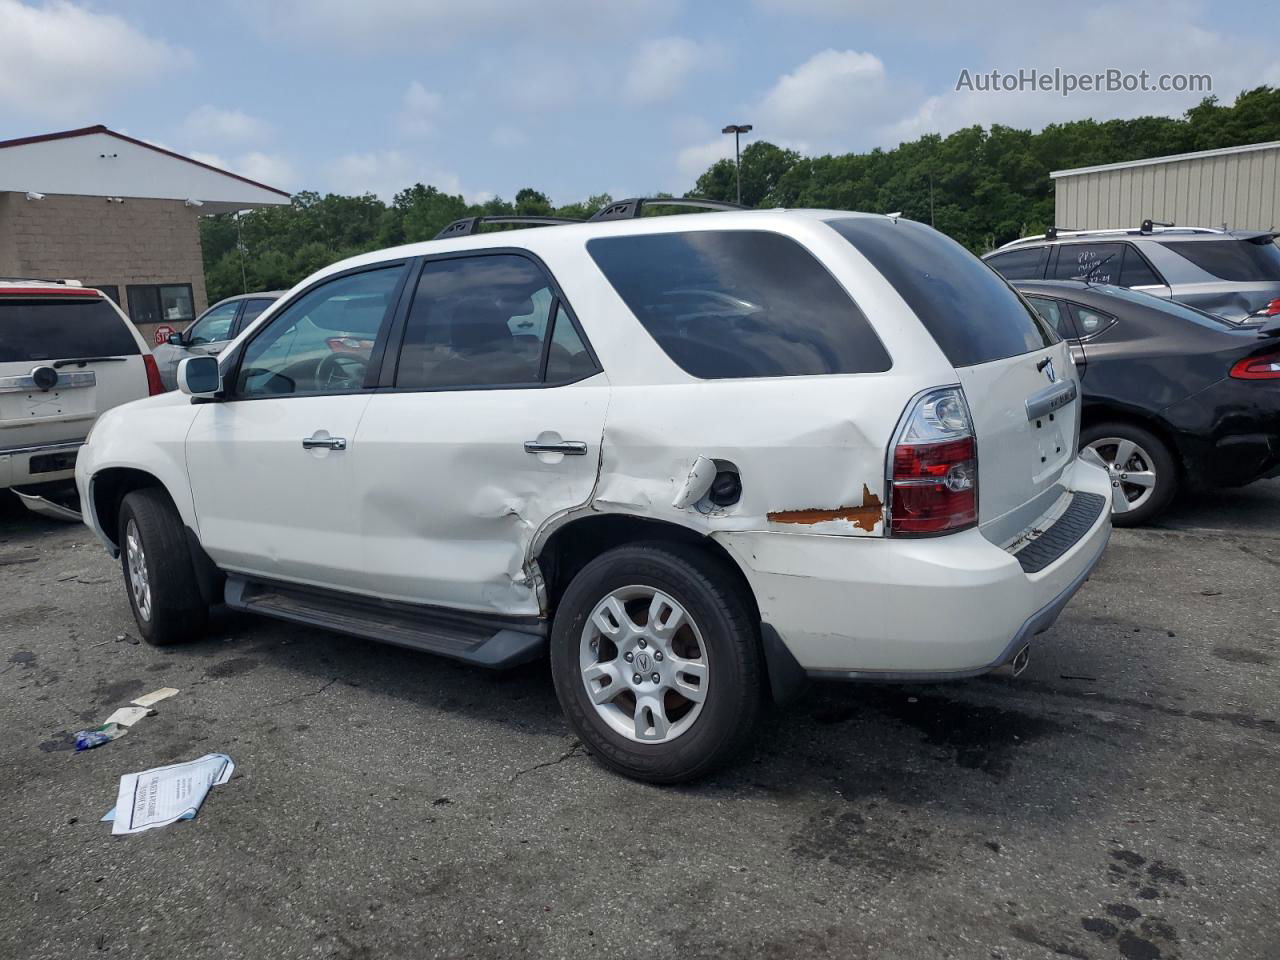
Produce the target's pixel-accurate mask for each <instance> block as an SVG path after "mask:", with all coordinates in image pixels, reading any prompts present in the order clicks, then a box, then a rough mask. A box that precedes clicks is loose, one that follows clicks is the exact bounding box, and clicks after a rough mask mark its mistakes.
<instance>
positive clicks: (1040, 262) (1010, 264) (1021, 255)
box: [987, 247, 1049, 280]
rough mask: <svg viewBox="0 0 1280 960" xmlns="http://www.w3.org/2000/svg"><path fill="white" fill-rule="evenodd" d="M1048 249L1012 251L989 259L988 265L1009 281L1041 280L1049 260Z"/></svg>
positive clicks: (1037, 248) (1035, 248) (1036, 248)
mask: <svg viewBox="0 0 1280 960" xmlns="http://www.w3.org/2000/svg"><path fill="white" fill-rule="evenodd" d="M1048 253H1049V248H1048V247H1031V248H1029V249H1026V250H1010V251H1009V252H1008V253H997V254H995V255H994V256H991V257H987V263H989V264H990V265H991V266H993V267H995V268H996V269H997V270H999V271H1000V275H1001V276H1003V277H1004V278H1005V279H1007V280H1039V279H1041V278H1042V277H1043V276H1044V262H1045V260H1046V259H1048V256H1047V255H1048Z"/></svg>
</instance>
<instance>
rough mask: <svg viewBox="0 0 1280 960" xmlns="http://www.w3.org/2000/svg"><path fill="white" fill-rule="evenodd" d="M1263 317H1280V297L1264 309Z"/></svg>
mask: <svg viewBox="0 0 1280 960" xmlns="http://www.w3.org/2000/svg"><path fill="white" fill-rule="evenodd" d="M1262 315H1263V316H1264V317H1280V297H1277V298H1276V299H1274V300H1272V301H1271V302H1270V303H1268V304H1267V305H1266V306H1265V307H1263V308H1262Z"/></svg>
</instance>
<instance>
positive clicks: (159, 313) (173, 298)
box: [125, 283, 196, 324]
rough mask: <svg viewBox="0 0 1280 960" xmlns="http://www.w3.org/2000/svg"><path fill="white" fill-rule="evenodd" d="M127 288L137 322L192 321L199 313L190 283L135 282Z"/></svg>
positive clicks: (132, 316)
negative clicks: (197, 312) (196, 310)
mask: <svg viewBox="0 0 1280 960" xmlns="http://www.w3.org/2000/svg"><path fill="white" fill-rule="evenodd" d="M125 289H126V291H127V292H128V294H129V317H130V319H132V320H133V322H134V323H138V324H142V323H188V322H190V321H192V320H194V319H195V317H196V312H195V300H194V298H193V296H192V293H191V284H189V283H161V284H133V283H131V284H129V285H128V287H126V288H125Z"/></svg>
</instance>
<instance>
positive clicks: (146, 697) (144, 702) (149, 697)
mask: <svg viewBox="0 0 1280 960" xmlns="http://www.w3.org/2000/svg"><path fill="white" fill-rule="evenodd" d="M177 692H178V691H177V690H176V689H175V688H174V687H161V688H160V689H159V690H152V691H151V692H150V693H146V694H143V695H142V696H140V697H139V698H138V699H137V700H131V701H130V703H133V704H135V705H136V706H139V707H150V706H153V705H155V704H157V703H159V702H160V701H161V700H167V699H169V697H172V696H173V695H174V694H175V693H177Z"/></svg>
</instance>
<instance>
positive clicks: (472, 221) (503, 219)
mask: <svg viewBox="0 0 1280 960" xmlns="http://www.w3.org/2000/svg"><path fill="white" fill-rule="evenodd" d="M584 222H585V221H583V220H577V219H575V218H573V217H540V216H527V217H526V216H520V215H519V214H502V215H499V216H493V217H463V218H462V219H461V220H455V221H453V223H451V224H449V225H448V226H447V227H445V228H444V229H443V230H441V231H440V232H439V233H437V234H436V235H435V236H434V237H432V239H433V240H444V239H445V238H447V237H469V236H471V235H472V234H473V233H475V232H476V230H478V229H479V228H480V225H481V224H483V223H524V224H533V225H538V226H544V227H549V226H555V225H556V224H560V223H584Z"/></svg>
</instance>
